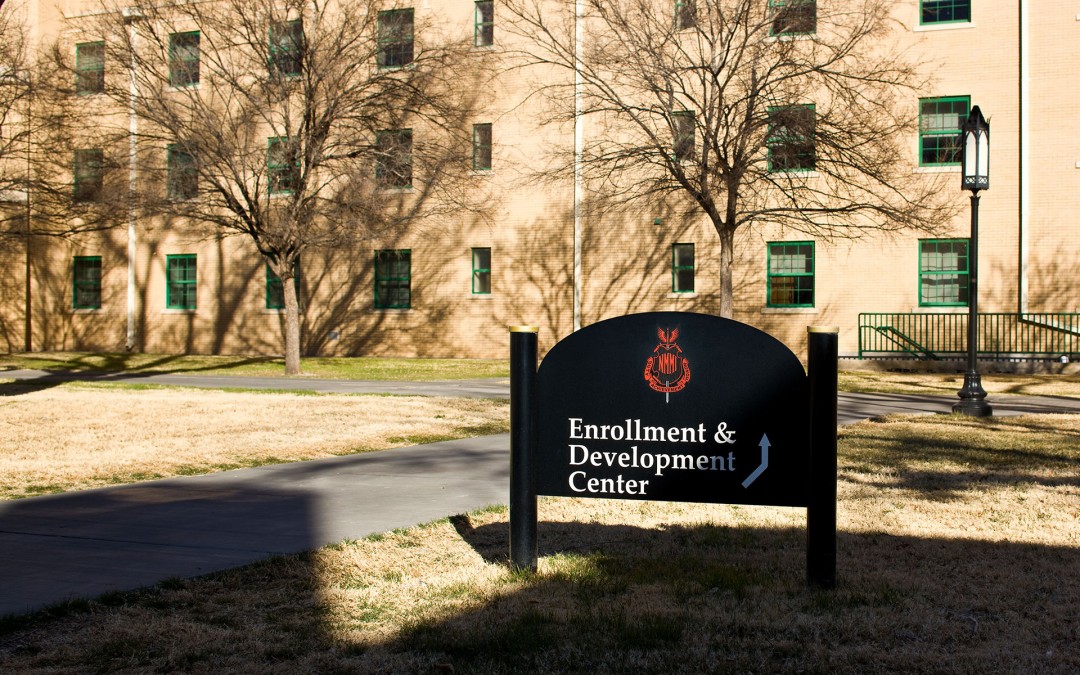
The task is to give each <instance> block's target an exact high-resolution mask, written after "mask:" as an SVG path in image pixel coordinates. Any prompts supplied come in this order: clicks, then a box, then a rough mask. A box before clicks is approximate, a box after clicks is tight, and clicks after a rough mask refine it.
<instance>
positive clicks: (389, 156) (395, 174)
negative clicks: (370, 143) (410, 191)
mask: <svg viewBox="0 0 1080 675" xmlns="http://www.w3.org/2000/svg"><path fill="white" fill-rule="evenodd" d="M375 153H376V156H375V180H376V181H378V183H379V185H381V186H382V187H384V188H407V187H412V129H390V130H386V131H380V132H379V133H377V134H375Z"/></svg>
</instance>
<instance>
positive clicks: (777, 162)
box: [765, 103, 817, 173]
mask: <svg viewBox="0 0 1080 675" xmlns="http://www.w3.org/2000/svg"><path fill="white" fill-rule="evenodd" d="M768 112H769V132H768V136H767V137H766V139H765V146H766V148H767V149H768V170H769V171H770V172H772V173H793V172H805V171H814V170H815V169H817V148H816V145H815V142H814V137H815V134H816V130H815V127H816V125H817V114H816V109H815V107H814V104H812V103H806V104H798V105H785V106H776V107H772V108H769V111H768Z"/></svg>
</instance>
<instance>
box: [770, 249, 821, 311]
mask: <svg viewBox="0 0 1080 675" xmlns="http://www.w3.org/2000/svg"><path fill="white" fill-rule="evenodd" d="M814 266H815V262H814V242H812V241H778V242H769V244H768V254H767V261H766V269H767V270H768V273H767V275H766V276H767V281H766V291H765V294H766V296H765V297H766V301H765V305H766V306H767V307H813V306H814V285H815V269H814Z"/></svg>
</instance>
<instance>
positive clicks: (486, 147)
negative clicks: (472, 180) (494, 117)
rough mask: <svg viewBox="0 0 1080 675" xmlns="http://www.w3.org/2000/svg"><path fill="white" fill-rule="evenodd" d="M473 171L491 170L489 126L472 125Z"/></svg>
mask: <svg viewBox="0 0 1080 675" xmlns="http://www.w3.org/2000/svg"><path fill="white" fill-rule="evenodd" d="M472 143H473V146H472V148H473V150H472V168H473V171H490V170H491V124H474V125H473V128H472Z"/></svg>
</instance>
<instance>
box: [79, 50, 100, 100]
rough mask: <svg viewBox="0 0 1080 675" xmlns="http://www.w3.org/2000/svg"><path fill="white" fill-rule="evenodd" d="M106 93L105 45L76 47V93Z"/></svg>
mask: <svg viewBox="0 0 1080 675" xmlns="http://www.w3.org/2000/svg"><path fill="white" fill-rule="evenodd" d="M102 91H105V43H104V42H83V43H81V44H77V45H75V93H77V94H96V93H98V92H102Z"/></svg>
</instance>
